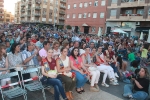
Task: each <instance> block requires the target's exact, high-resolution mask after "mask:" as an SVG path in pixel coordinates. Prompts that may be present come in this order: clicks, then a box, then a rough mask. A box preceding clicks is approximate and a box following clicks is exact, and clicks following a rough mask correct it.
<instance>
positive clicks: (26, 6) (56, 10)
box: [15, 0, 66, 26]
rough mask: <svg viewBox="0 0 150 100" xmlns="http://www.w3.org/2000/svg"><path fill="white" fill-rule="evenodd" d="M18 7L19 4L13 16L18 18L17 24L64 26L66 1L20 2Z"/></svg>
mask: <svg viewBox="0 0 150 100" xmlns="http://www.w3.org/2000/svg"><path fill="white" fill-rule="evenodd" d="M18 6H19V3H18V4H16V7H15V8H16V9H17V10H16V12H15V15H16V16H18V17H19V16H20V20H19V18H17V19H18V20H17V22H20V23H43V24H51V25H54V23H55V25H56V26H59V25H64V20H65V10H66V0H21V2H20V8H19V7H18ZM18 10H19V11H18ZM18 12H20V13H18ZM19 14H20V15H19Z"/></svg>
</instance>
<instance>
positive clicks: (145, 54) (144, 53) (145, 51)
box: [141, 49, 148, 58]
mask: <svg viewBox="0 0 150 100" xmlns="http://www.w3.org/2000/svg"><path fill="white" fill-rule="evenodd" d="M147 53H148V50H147V49H143V51H142V54H141V57H142V58H147Z"/></svg>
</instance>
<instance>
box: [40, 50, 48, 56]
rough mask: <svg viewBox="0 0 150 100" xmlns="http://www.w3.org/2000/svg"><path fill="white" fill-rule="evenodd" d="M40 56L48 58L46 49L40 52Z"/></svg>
mask: <svg viewBox="0 0 150 100" xmlns="http://www.w3.org/2000/svg"><path fill="white" fill-rule="evenodd" d="M39 55H40V57H47V51H46V50H45V49H44V48H42V49H41V50H40V51H39Z"/></svg>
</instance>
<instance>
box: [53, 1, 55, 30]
mask: <svg viewBox="0 0 150 100" xmlns="http://www.w3.org/2000/svg"><path fill="white" fill-rule="evenodd" d="M55 15H56V0H55V3H54V25H53V27H54V31H56V29H55Z"/></svg>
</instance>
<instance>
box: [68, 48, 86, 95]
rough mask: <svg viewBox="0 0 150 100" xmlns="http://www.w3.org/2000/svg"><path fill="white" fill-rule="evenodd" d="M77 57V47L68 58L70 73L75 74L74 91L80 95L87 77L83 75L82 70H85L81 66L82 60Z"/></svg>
mask: <svg viewBox="0 0 150 100" xmlns="http://www.w3.org/2000/svg"><path fill="white" fill-rule="evenodd" d="M79 55H80V54H79V49H78V48H77V47H75V48H73V50H72V52H71V56H70V61H71V68H72V71H73V72H75V73H76V80H77V83H76V91H77V93H79V94H82V92H84V89H83V86H84V85H85V83H86V82H87V77H86V75H85V74H84V72H83V70H85V71H87V70H86V68H85V67H84V66H83V62H82V58H81V57H80V56H79ZM82 69H83V70H82Z"/></svg>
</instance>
